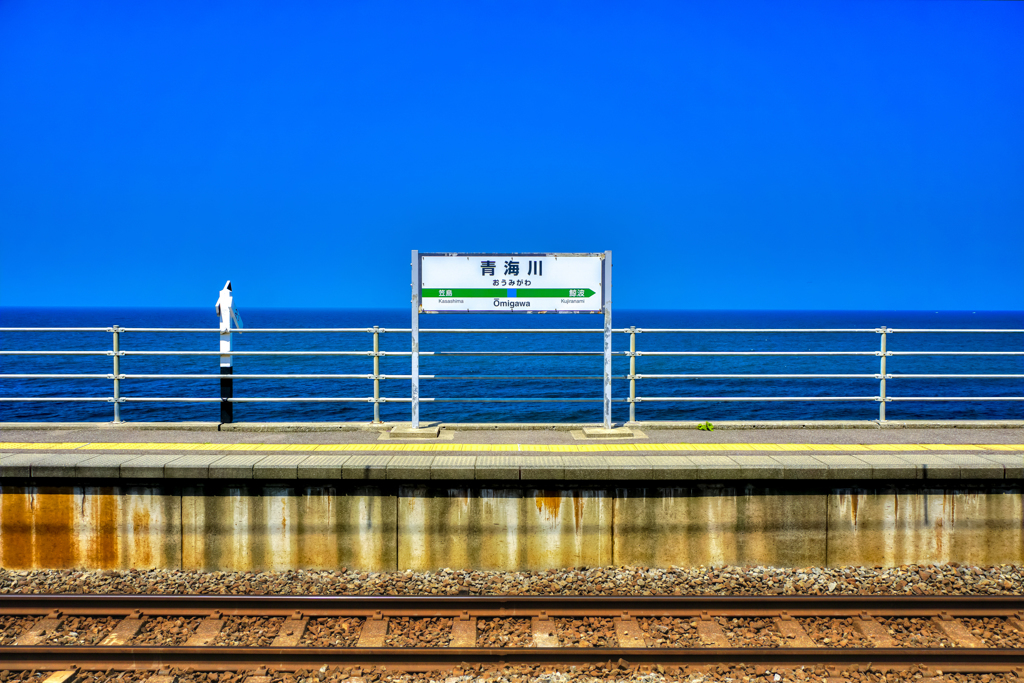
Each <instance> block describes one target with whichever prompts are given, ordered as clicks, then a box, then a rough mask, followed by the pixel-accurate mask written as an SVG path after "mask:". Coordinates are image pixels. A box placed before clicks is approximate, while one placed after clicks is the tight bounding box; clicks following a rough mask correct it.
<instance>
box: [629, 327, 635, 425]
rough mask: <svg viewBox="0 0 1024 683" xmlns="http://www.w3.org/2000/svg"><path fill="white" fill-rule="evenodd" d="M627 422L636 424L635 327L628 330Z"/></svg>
mask: <svg viewBox="0 0 1024 683" xmlns="http://www.w3.org/2000/svg"><path fill="white" fill-rule="evenodd" d="M629 421H630V422H636V327H630V328H629Z"/></svg>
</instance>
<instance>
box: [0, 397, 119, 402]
mask: <svg viewBox="0 0 1024 683" xmlns="http://www.w3.org/2000/svg"><path fill="white" fill-rule="evenodd" d="M113 400H114V398H113V397H112V396H108V397H105V398H104V397H99V396H97V397H85V398H81V397H77V396H48V397H45V398H44V397H6V396H5V397H2V398H0V401H105V402H108V403H109V402H111V401H113Z"/></svg>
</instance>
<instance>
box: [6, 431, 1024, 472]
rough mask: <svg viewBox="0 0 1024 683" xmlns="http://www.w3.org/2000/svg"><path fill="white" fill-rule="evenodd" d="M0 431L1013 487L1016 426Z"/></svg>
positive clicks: (300, 465)
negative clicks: (603, 434) (606, 434)
mask: <svg viewBox="0 0 1024 683" xmlns="http://www.w3.org/2000/svg"><path fill="white" fill-rule="evenodd" d="M68 427H69V428H59V429H53V428H50V429H46V428H28V429H26V428H19V427H18V426H15V425H9V426H7V427H6V428H5V429H3V431H2V435H3V436H2V437H0V439H2V440H0V477H2V478H11V477H31V478H68V477H70V478H86V479H93V478H99V479H139V478H157V479H164V478H166V479H236V480H237V479H342V480H396V481H407V480H437V481H600V480H638V481H648V480H650V481H674V480H706V481H720V480H760V479H793V480H799V479H833V480H836V479H839V480H852V479H858V480H859V479H864V480H915V479H1008V480H1014V479H1018V480H1019V479H1022V478H1024V423H1022V426H1021V427H1017V428H992V427H985V426H983V425H979V426H976V427H975V428H972V429H965V428H962V427H957V428H953V427H940V426H932V427H929V428H915V427H913V426H902V428H899V429H891V428H890V429H884V430H878V429H853V428H843V427H833V428H816V429H806V428H796V427H790V428H786V427H784V426H783V427H777V428H773V429H728V428H725V429H719V430H717V431H713V432H702V431H698V430H696V429H689V430H685V431H684V430H679V429H664V428H661V429H659V428H658V427H657V426H655V427H653V428H645V429H637V430H634V431H635V433H637V434H640V435H642V436H641V437H640V438H615V439H587V438H584V437H581V436H580V432H581V431H582V429H583V427H584V426H582V425H581V426H579V428H578V429H555V428H547V429H516V428H508V427H500V426H493V427H491V428H483V429H481V428H478V427H479V426H474V427H477V428H473V429H459V428H458V427H454V426H453V427H452V428H444V429H442V430H441V436H440V437H439V438H432V439H401V440H399V439H396V438H391V434H390V431H389V430H388V428H387V427H388V426H384V427H382V428H366V429H359V430H355V429H348V430H344V429H337V430H331V431H292V430H287V429H281V430H274V431H271V430H272V429H273V427H274V425H260V428H258V429H257V428H252V429H251V430H244V431H243V430H237V431H235V430H232V431H214V430H212V429H201V428H193V429H181V428H180V427H179V428H160V426H156V425H151V426H146V427H145V428H137V427H134V426H127V425H126V426H123V427H120V428H118V429H109V428H97V427H90V426H84V425H73V426H68Z"/></svg>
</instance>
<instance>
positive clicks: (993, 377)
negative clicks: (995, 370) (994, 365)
mask: <svg viewBox="0 0 1024 683" xmlns="http://www.w3.org/2000/svg"><path fill="white" fill-rule="evenodd" d="M885 378H886V379H923V378H930V379H957V378H966V379H1022V378H1024V375H903V374H896V375H886V376H885Z"/></svg>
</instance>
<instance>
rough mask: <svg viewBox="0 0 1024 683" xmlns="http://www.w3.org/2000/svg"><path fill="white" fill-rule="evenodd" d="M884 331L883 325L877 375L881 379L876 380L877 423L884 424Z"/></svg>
mask: <svg viewBox="0 0 1024 683" xmlns="http://www.w3.org/2000/svg"><path fill="white" fill-rule="evenodd" d="M886 331H887V330H886V327H885V326H884V325H883V326H882V330H881V332H882V345H881V358H882V360H881V363H880V366H881V367H880V370H881V374H880V375H879V376H880V377H881V379H879V380H878V398H879V399H881V400H880V401H879V403H878V421H879V422H885V358H886V355H885V354H886V353H887V352H886V349H885V342H886V339H885V335H886Z"/></svg>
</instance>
